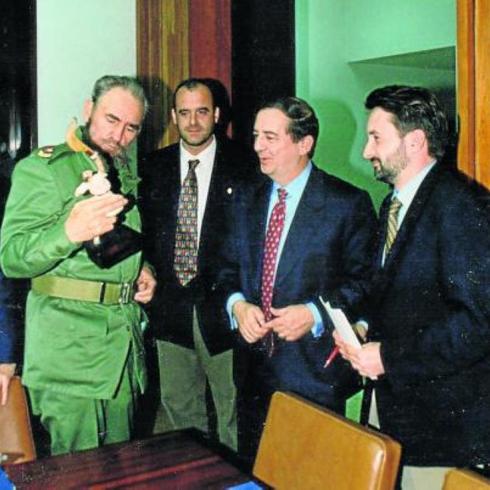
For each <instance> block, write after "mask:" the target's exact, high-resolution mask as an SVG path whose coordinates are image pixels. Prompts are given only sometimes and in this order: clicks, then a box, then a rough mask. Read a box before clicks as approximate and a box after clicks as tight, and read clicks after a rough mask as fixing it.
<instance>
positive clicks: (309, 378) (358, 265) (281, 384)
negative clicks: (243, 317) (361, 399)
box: [220, 166, 377, 405]
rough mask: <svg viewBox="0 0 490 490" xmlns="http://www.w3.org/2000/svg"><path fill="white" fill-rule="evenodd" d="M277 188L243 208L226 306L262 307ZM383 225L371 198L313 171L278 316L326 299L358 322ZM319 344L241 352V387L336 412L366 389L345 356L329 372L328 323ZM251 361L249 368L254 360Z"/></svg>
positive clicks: (307, 340)
mask: <svg viewBox="0 0 490 490" xmlns="http://www.w3.org/2000/svg"><path fill="white" fill-rule="evenodd" d="M271 187H272V181H271V180H270V179H267V181H266V182H264V183H263V184H262V185H260V186H258V187H256V188H248V189H246V190H245V191H244V192H243V193H242V194H240V196H239V199H237V201H236V203H235V206H236V208H235V213H234V221H233V228H232V231H231V232H230V235H229V240H228V243H227V249H226V252H225V256H226V258H227V264H226V266H225V267H224V269H223V270H222V273H221V276H220V288H221V291H222V294H223V300H224V301H226V299H225V298H227V297H229V295H230V294H232V293H233V292H238V291H240V292H242V293H243V294H244V296H245V298H246V300H247V301H249V302H251V303H254V304H256V305H260V287H261V272H262V259H263V250H264V240H265V233H266V221H267V211H268V206H269V198H270V193H271ZM376 227H377V225H376V217H375V213H374V209H373V206H372V203H371V200H370V198H369V196H368V194H367V193H366V192H364V191H361V190H359V189H357V188H355V187H353V186H351V185H350V184H348V183H346V182H343V181H341V180H339V179H337V178H335V177H332V176H330V175H328V174H326V173H325V172H323V171H322V170H319V169H318V168H317V167H315V166H313V169H312V172H311V174H310V177H309V179H308V182H307V184H306V187H305V190H304V193H303V195H302V197H301V200H300V202H299V204H298V208H297V210H296V214H295V216H294V219H293V221H292V224H291V227H290V229H289V233H288V236H287V238H286V241H285V244H284V248H283V250H282V254H281V257H280V260H279V263H278V269H277V275H276V279H275V283H274V293H273V300H272V304H273V306H274V307H276V308H280V307H285V306H288V305H293V304H298V303H308V302H314V303H315V304H316V305H317V306H318V309H319V310H320V312H321V313H322V315H324V314H325V312H324V309H323V307H322V306H321V304H320V302H319V296H323V297H324V298H325V299H328V300H330V301H331V302H332V303H333V304H334V305H337V306H341V307H343V308H344V309H345V310H346V313H348V314H350V315H351V316H352V318H354V317H356V316H357V313H358V311H357V307H358V306H359V304H360V302H361V300H362V299H363V297H364V295H365V293H366V290H365V288H366V284H367V282H368V279H369V275H370V262H371V260H372V258H371V252H372V241H373V236H374V233H375V231H376ZM323 320H324V325H325V327H326V329H325V332H324V334H323V335H322V336H320V337H319V338H314V337H313V336H312V334H311V333H307V334H306V335H305V336H303V337H302V338H301V339H299V340H298V341H295V342H287V341H281V340H278V341H277V342H276V349H275V351H274V354H273V355H272V357H270V358H269V357H267V355H265V353H263V352H262V349H261V348H260V346H261V342H257V343H255V344H245V343H244V342H243V343H242V344H241V347H242V349H241V351H242V357H241V358H239V366H238V368H239V369H240V370H242V372H241V373H240V374H239V376H240V378H241V379H240V380H239V387H240V386H244V385H246V384H247V383H250V384H251V385H254V386H259V385H262V386H263V387H264V391H268V392H269V393H270V392H273V391H275V390H289V391H293V392H295V393H298V394H300V395H303V396H304V397H306V398H309V399H311V400H314V401H316V402H318V403H322V404H328V405H332V404H335V401H336V400H339V399H341V400H343V399H344V398H345V397H346V396H347V395H348V394H350V393H352V391H353V390H355V389H357V388H358V379H357V377H356V375H355V374H354V372H353V371H352V370H351V368H350V366H348V365H347V363H345V362H344V361H343V360H342V359H341V358H340V356H339V357H338V358H337V359H336V361H335V362H334V363H333V364H332V365H331V366H330V367H329V368H327V369H324V368H323V364H324V362H325V359H326V357H327V356H328V354H329V352H330V350H331V349H332V348H333V339H332V328H331V325H330V323H329V322H328V320H327V318H325V317H324V318H323ZM247 352H248V353H249V354H251V357H250V358H249V359H250V361H249V363H248V364H247V361H246V354H247Z"/></svg>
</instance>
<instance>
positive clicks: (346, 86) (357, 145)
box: [296, 0, 456, 206]
mask: <svg viewBox="0 0 490 490" xmlns="http://www.w3.org/2000/svg"><path fill="white" fill-rule="evenodd" d="M455 44H456V6H455V0H431V1H429V0H410V1H409V2H407V1H406V0H297V1H296V87H297V88H296V92H297V95H298V96H299V97H303V98H305V99H306V100H307V101H308V102H310V103H311V104H312V105H313V107H314V108H315V110H316V111H317V114H318V116H319V119H320V139H319V142H318V147H317V151H316V154H315V158H314V160H315V162H316V163H317V164H318V165H319V166H321V167H322V168H325V169H326V170H327V171H329V172H331V173H332V174H335V175H337V176H340V177H342V178H344V179H346V180H348V181H350V182H353V183H354V184H356V185H358V186H360V187H362V188H364V189H367V190H368V191H369V192H370V194H371V196H372V198H373V201H374V203H375V205H376V206H378V205H379V204H380V202H381V200H382V198H383V197H384V196H385V195H386V193H387V192H388V188H387V186H385V185H384V184H381V183H378V182H375V181H374V179H373V177H372V170H371V165H370V163H369V162H366V161H365V160H363V159H362V156H361V153H362V147H363V144H364V141H365V138H364V128H365V123H366V111H365V110H364V107H363V102H364V99H365V97H366V95H367V94H368V93H369V92H370V91H371V90H372V89H374V88H376V87H379V86H383V85H388V84H393V83H403V84H412V85H423V86H427V87H430V88H437V89H438V91H439V92H440V93H441V95H442V97H443V98H444V99H447V100H445V102H447V105H448V110H449V111H450V112H451V111H454V83H455V82H454V79H455V75H454V46H455ZM448 92H449V95H448Z"/></svg>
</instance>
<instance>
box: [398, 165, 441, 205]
mask: <svg viewBox="0 0 490 490" xmlns="http://www.w3.org/2000/svg"><path fill="white" fill-rule="evenodd" d="M435 164H436V161H435V160H434V161H433V162H432V163H430V164H429V165H427V166H426V167H424V168H423V169H422V170H421V171H420V172H419V173H418V174H417V175H415V177H413V178H412V180H410V181H409V182H408V183H407V184H406V185H405V186H403V188H402V189H401V190H396V189H395V191H394V192H393V197H396V198H398V200H400V201H401V203H402V205H403V207H404V208H408V207H409V206H410V204H411V203H412V201H413V198H414V197H415V194H416V193H417V191H418V189H419V187H420V185H421V184H422V181H423V180H424V179H425V177H426V176H427V174H428V173H429V172H430V170H431V169H432V167H433V166H434V165H435Z"/></svg>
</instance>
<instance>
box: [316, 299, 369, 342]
mask: <svg viewBox="0 0 490 490" xmlns="http://www.w3.org/2000/svg"><path fill="white" fill-rule="evenodd" d="M320 301H321V302H322V305H323V306H324V307H325V310H326V311H327V313H328V316H329V317H330V319H331V320H332V323H333V325H334V327H335V330H337V332H338V333H339V335H340V336H341V337H342V339H343V340H344V341H345V342H347V343H348V344H350V345H352V346H353V347H359V348H360V347H361V343H360V342H359V339H358V338H357V335H356V334H355V333H354V330H353V329H352V327H351V325H350V323H349V320H347V317H346V316H345V314H344V312H343V311H342V309H341V308H332V306H330V302H329V301H326V302H325V301H323V299H322V298H320Z"/></svg>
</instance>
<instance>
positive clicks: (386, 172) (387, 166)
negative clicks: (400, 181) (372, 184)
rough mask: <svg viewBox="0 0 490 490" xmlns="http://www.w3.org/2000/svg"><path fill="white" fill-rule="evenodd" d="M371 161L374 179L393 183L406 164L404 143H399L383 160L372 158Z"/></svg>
mask: <svg viewBox="0 0 490 490" xmlns="http://www.w3.org/2000/svg"><path fill="white" fill-rule="evenodd" d="M371 162H372V164H373V169H374V176H375V178H376V180H379V181H380V182H385V183H386V184H390V185H394V184H395V182H396V179H397V178H398V176H399V175H400V174H401V172H402V171H403V170H405V169H406V168H407V165H408V158H407V153H406V150H405V145H404V143H400V146H399V147H398V148H397V149H396V150H395V151H394V152H393V153H392V154H391V155H389V156H388V157H386V158H385V159H384V160H382V159H379V158H373V159H371Z"/></svg>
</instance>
